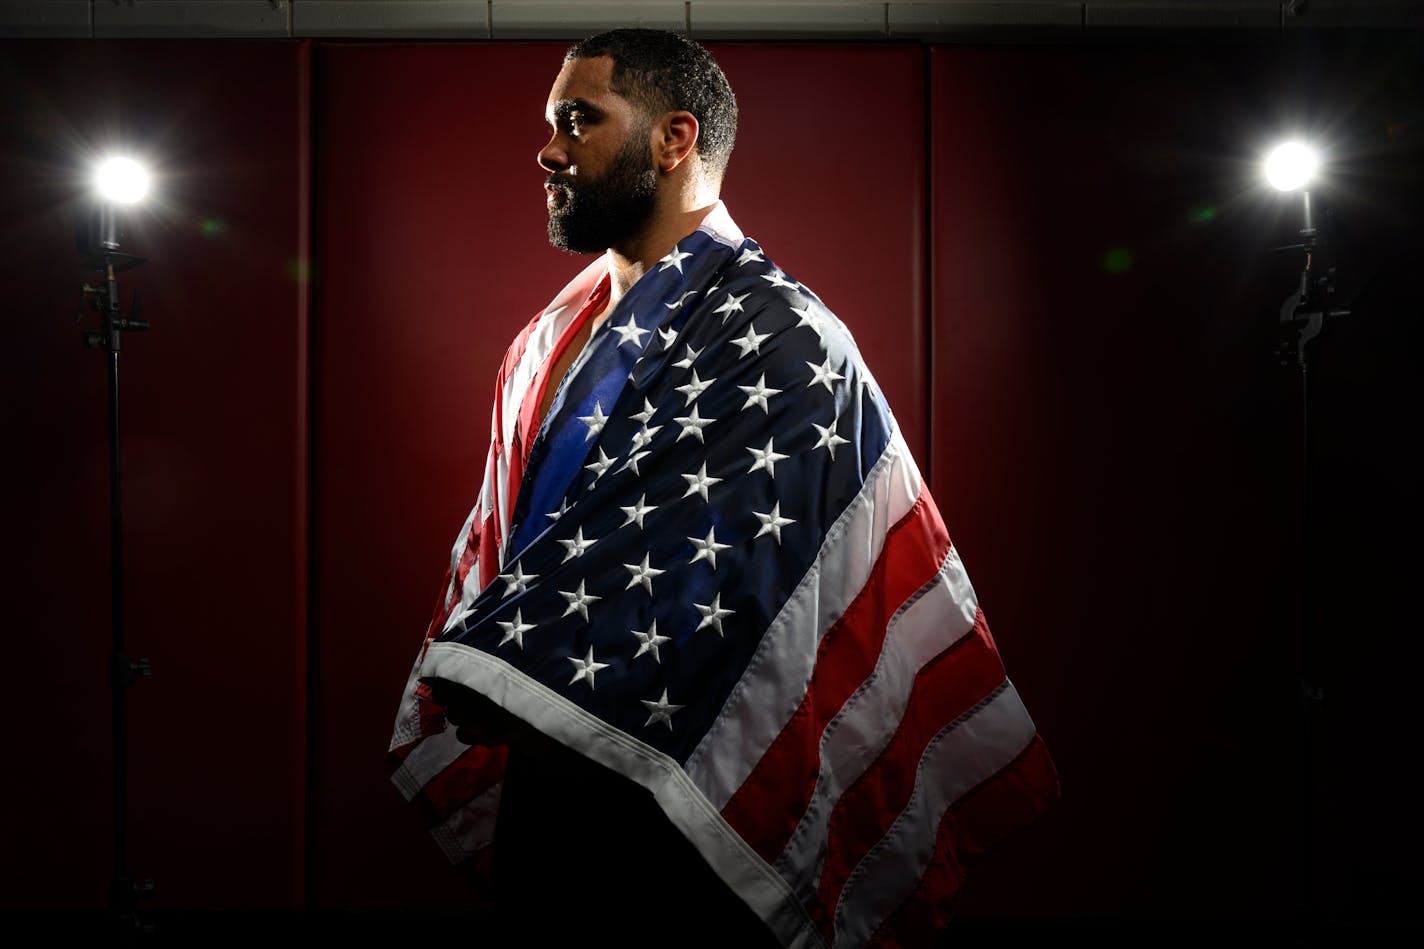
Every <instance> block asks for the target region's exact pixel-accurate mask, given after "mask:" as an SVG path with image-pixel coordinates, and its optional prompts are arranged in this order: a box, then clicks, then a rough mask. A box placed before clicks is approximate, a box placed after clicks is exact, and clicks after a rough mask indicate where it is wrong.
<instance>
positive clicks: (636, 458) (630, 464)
mask: <svg viewBox="0 0 1424 949" xmlns="http://www.w3.org/2000/svg"><path fill="white" fill-rule="evenodd" d="M651 454H652V452H651V451H648V450H646V449H645V450H643V451H635V452H633V454H632V455H630V456H628V460H627V461H625V462H623V464H621V465H619V466H618V470H619V471H627V470H628V469H629V468H632V469H633V474H635V475H640V474H642V472H641V471H639V470H638V462H640V461H642V460H643V459H644V458H646V457H648V456H649V455H651Z"/></svg>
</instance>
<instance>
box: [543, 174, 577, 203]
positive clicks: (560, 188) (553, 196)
mask: <svg viewBox="0 0 1424 949" xmlns="http://www.w3.org/2000/svg"><path fill="white" fill-rule="evenodd" d="M570 193H571V192H570V190H569V187H568V185H565V184H561V183H558V182H553V181H546V182H544V202H545V203H546V204H547V205H548V206H549V207H551V208H552V207H562V206H563V205H564V204H567V203H568V200H569V195H570Z"/></svg>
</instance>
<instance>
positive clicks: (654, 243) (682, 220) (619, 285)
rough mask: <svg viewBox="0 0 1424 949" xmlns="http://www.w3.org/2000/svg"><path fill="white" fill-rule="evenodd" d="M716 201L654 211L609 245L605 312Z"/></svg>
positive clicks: (692, 228) (702, 216) (699, 220)
mask: <svg viewBox="0 0 1424 949" xmlns="http://www.w3.org/2000/svg"><path fill="white" fill-rule="evenodd" d="M716 203H717V199H716V197H713V198H711V200H709V201H707V202H706V203H705V204H701V205H700V206H698V207H686V208H684V209H682V210H678V211H676V212H673V213H670V214H662V215H657V216H655V218H654V220H653V221H652V222H650V224H649V226H648V228H646V229H645V230H644V231H642V232H641V233H639V234H638V235H637V236H636V237H634V238H633V239H632V240H630V241H628V242H627V243H625V244H623V245H621V246H618V247H611V248H609V251H608V257H609V262H610V266H609V279H610V287H609V291H610V296H609V300H608V308H607V309H605V310H604V312H605V313H607V312H610V311H611V310H612V309H613V307H614V306H616V305H617V303H618V301H619V299H621V298H622V296H623V294H625V293H627V292H628V291H629V290H630V289H632V287H633V284H635V283H637V282H638V280H639V279H640V278H641V277H642V276H643V274H645V273H647V272H648V271H650V270H652V269H653V268H654V267H655V266H657V263H658V261H660V260H662V259H663V258H664V257H666V256H667V255H668V252H669V251H671V250H672V249H673V247H675V246H676V245H677V242H678V241H680V240H682V239H683V238H684V237H686V236H687V235H689V234H691V233H692V232H693V231H695V230H697V228H698V225H700V224H701V223H702V219H703V218H705V217H706V216H707V212H708V211H711V210H712V207H713V206H714V205H715V204H716Z"/></svg>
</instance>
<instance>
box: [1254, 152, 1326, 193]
mask: <svg viewBox="0 0 1424 949" xmlns="http://www.w3.org/2000/svg"><path fill="white" fill-rule="evenodd" d="M1319 168H1320V158H1319V156H1318V155H1316V154H1315V151H1314V149H1312V148H1310V147H1309V146H1308V145H1305V144H1302V143H1301V142H1286V143H1284V144H1282V145H1277V146H1276V147H1275V148H1274V149H1273V150H1272V151H1271V154H1270V155H1268V156H1266V167H1265V171H1266V180H1267V181H1269V182H1270V183H1271V187H1273V188H1275V189H1276V190H1277V191H1295V190H1296V189H1297V188H1304V187H1305V186H1306V185H1309V184H1310V181H1311V179H1312V178H1314V177H1315V173H1316V171H1317V170H1319Z"/></svg>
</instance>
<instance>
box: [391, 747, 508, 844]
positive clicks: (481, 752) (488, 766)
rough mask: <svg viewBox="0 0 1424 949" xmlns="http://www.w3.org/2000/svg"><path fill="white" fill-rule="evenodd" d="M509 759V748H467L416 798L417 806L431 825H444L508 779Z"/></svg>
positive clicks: (428, 783) (429, 782)
mask: <svg viewBox="0 0 1424 949" xmlns="http://www.w3.org/2000/svg"><path fill="white" fill-rule="evenodd" d="M508 757H509V749H508V748H505V747H504V746H502V745H501V746H499V747H497V748H485V747H483V746H480V745H471V746H470V747H469V748H466V749H465V751H464V752H463V753H461V755H460V757H458V758H456V759H455V760H454V761H452V762H450V764H449V765H447V766H446V767H445V769H444V770H443V771H441V772H440V773H439V774H437V775H436V776H435V777H433V778H431V779H430V781H428V782H427V783H426V785H425V787H423V788H421V789H420V794H418V795H416V797H415V801H414V803H416V804H417V806H418V807H419V809H420V813H421V815H422V816H423V817H424V818H425V822H426V824H427V826H430V827H435V826H436V825H438V824H443V823H444V822H445V820H446V819H447V818H449V816H450V815H451V814H453V813H455V812H456V811H458V810H459V809H460V808H462V807H464V806H465V805H466V804H468V803H470V802H471V801H473V800H474V799H475V798H477V797H479V796H480V795H481V794H483V793H484V792H486V791H488V790H489V789H490V788H492V787H494V786H495V785H496V784H498V783H499V782H500V780H501V779H503V777H504V765H505V761H506V760H507V759H508Z"/></svg>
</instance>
